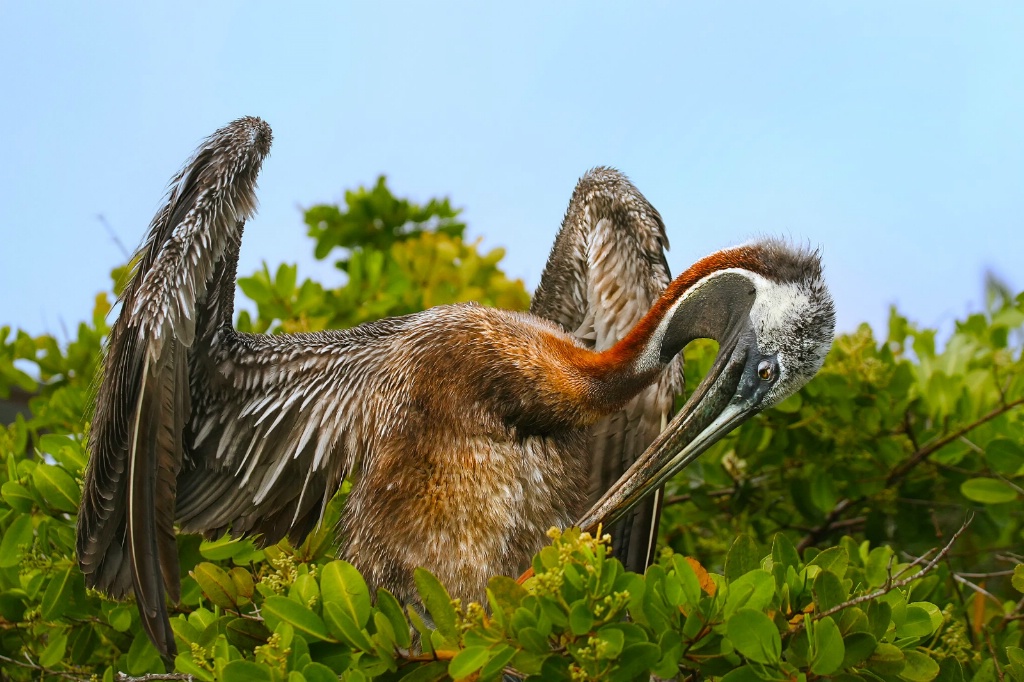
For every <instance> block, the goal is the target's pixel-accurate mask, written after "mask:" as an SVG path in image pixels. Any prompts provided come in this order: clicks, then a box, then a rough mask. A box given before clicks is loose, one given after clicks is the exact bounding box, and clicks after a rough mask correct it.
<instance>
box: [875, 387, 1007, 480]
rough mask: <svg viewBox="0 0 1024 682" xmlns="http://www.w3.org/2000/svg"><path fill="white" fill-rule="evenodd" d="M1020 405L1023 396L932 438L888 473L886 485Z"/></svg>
mask: <svg viewBox="0 0 1024 682" xmlns="http://www.w3.org/2000/svg"><path fill="white" fill-rule="evenodd" d="M1020 405H1024V398H1018V399H1017V400H1013V401H1010V402H1008V403H1003V404H1002V405H1000V406H999V407H997V408H995V409H994V410H992V411H991V412H989V413H988V414H985V415H983V416H981V417H980V418H978V419H977V420H976V421H973V422H971V423H970V424H967V425H965V426H962V427H960V428H959V429H957V430H955V431H952V432H950V433H947V434H946V435H945V436H943V437H942V438H939V439H937V440H934V441H932V442H931V443H929V444H928V445H925V446H924V447H923V448H920V449H918V450H917V451H916V452H915V453H914V454H913V455H911V456H910V458H909V459H908V460H907V461H905V462H904V463H903V464H901V465H900V466H898V467H896V468H895V469H893V470H892V471H891V472H890V473H889V476H888V477H887V478H886V479H885V485H886V487H892V486H893V485H895V484H896V483H899V482H900V481H902V480H903V479H904V478H906V476H907V474H909V473H910V472H911V471H912V470H913V469H914V467H916V466H917V465H918V464H920V463H921V462H923V461H924V460H926V459H928V458H929V457H931V456H932V455H933V454H934V453H935V452H936V451H938V450H940V449H942V448H944V447H946V446H947V445H949V444H950V443H952V442H953V441H955V440H957V439H959V438H960V437H962V436H964V435H965V434H967V433H969V432H970V431H973V430H974V429H976V428H978V427H979V426H981V425H982V424H986V423H988V422H990V421H992V420H993V419H995V418H996V417H998V416H1000V415H1003V414H1006V413H1007V412H1009V411H1010V410H1012V409H1013V408H1015V407H1018V406H1020Z"/></svg>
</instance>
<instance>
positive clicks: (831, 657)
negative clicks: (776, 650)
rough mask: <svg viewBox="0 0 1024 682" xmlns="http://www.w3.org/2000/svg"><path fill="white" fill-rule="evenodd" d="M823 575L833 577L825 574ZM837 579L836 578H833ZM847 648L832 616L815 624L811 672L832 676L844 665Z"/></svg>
mask: <svg viewBox="0 0 1024 682" xmlns="http://www.w3.org/2000/svg"><path fill="white" fill-rule="evenodd" d="M822 575H832V574H831V573H827V572H823V573H821V574H819V576H818V577H821V576H822ZM833 577H835V576H833ZM845 655H846V647H845V646H844V645H843V637H842V635H840V634H839V627H838V626H837V625H836V622H835V621H834V620H832V618H831V617H830V616H826V617H825V618H822V619H821V620H819V621H817V622H815V623H814V658H813V659H812V661H811V672H813V673H815V674H816V675H830V674H832V673H834V672H835V671H836V670H839V667H840V666H841V665H842V664H843V657H844V656H845Z"/></svg>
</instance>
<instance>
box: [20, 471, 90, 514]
mask: <svg viewBox="0 0 1024 682" xmlns="http://www.w3.org/2000/svg"><path fill="white" fill-rule="evenodd" d="M32 483H33V485H35V487H36V490H38V491H39V494H40V495H42V496H43V499H44V500H46V503H47V504H48V505H50V506H51V507H53V508H54V509H58V510H60V511H64V512H74V511H78V501H79V498H80V496H81V492H80V491H79V489H78V484H77V483H75V479H74V478H72V477H71V474H69V473H68V472H67V471H65V470H64V469H62V468H61V467H56V466H51V465H49V464H40V465H39V466H37V467H36V468H35V469H33V470H32Z"/></svg>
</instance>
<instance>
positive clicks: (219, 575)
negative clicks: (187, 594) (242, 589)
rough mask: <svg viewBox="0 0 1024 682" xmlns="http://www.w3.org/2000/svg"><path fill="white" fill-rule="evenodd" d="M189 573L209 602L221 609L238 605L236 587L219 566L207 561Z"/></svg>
mask: <svg viewBox="0 0 1024 682" xmlns="http://www.w3.org/2000/svg"><path fill="white" fill-rule="evenodd" d="M189 575H191V576H192V577H193V578H195V581H196V582H197V583H199V587H201V588H202V590H203V594H205V595H206V598H207V599H209V600H210V601H211V602H213V603H214V604H216V605H217V606H219V607H221V608H222V609H234V608H235V607H237V606H238V587H236V586H235V581H234V580H232V579H231V576H230V575H228V573H227V571H225V570H224V569H223V568H221V567H220V566H215V565H214V564H211V563H209V562H207V561H204V562H203V563H201V564H199V565H198V566H196V567H195V570H193V571H190V573H189Z"/></svg>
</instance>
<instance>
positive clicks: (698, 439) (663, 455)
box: [576, 326, 760, 531]
mask: <svg viewBox="0 0 1024 682" xmlns="http://www.w3.org/2000/svg"><path fill="white" fill-rule="evenodd" d="M754 344H756V341H755V340H754V334H753V330H752V329H750V327H749V326H744V327H743V328H742V329H741V330H737V332H736V333H734V334H731V335H730V341H728V342H723V343H721V344H720V345H719V351H718V356H717V357H716V358H715V363H714V365H713V366H712V368H711V370H710V371H709V372H708V375H707V376H706V377H704V380H703V381H702V382H701V383H700V386H698V387H697V390H696V391H695V392H694V394H693V395H692V396H691V397H690V399H689V400H688V401H687V402H686V404H685V405H684V406H683V408H682V410H680V412H679V414H677V415H676V416H675V418H673V419H672V421H671V422H669V424H668V426H667V427H666V428H665V430H664V431H662V432H661V435H660V436H658V438H657V439H656V440H655V441H654V442H653V443H651V446H650V447H648V448H647V450H646V451H645V452H644V453H643V454H642V455H640V457H639V458H638V459H637V460H636V461H635V462H634V463H633V466H631V467H630V468H629V469H628V470H627V471H626V473H625V474H623V475H622V477H621V478H620V479H619V480H618V481H616V482H615V483H614V484H612V486H611V487H610V488H609V489H608V491H607V492H606V493H605V494H604V496H602V497H601V499H600V500H598V501H597V503H596V504H594V506H593V507H592V508H591V509H590V511H588V512H587V513H586V514H584V515H583V518H581V519H580V520H579V522H578V523H577V524H576V525H577V526H579V527H580V528H582V529H583V530H590V531H592V530H594V529H595V528H596V527H597V525H598V523H601V524H603V525H604V527H605V528H607V527H609V526H610V525H611V524H612V523H614V522H615V521H616V520H618V519H619V518H621V517H622V516H623V515H624V514H625V513H626V512H628V511H629V510H630V509H632V508H633V507H634V506H635V505H636V504H638V503H639V502H640V501H641V500H642V499H643V498H644V497H646V496H647V495H648V494H651V493H653V492H654V491H655V490H657V489H658V488H659V487H661V485H662V484H663V483H664V482H665V481H666V480H668V479H669V478H670V477H672V476H673V475H675V474H676V473H677V472H679V471H680V470H682V469H683V467H685V466H686V465H688V464H689V463H690V462H692V461H693V460H695V459H696V458H697V457H698V456H699V455H700V454H701V453H702V452H704V451H705V450H707V449H708V448H709V447H711V446H712V445H714V444H715V443H716V442H717V441H718V440H719V439H721V438H722V437H723V436H724V435H725V434H727V433H729V432H730V431H732V430H733V429H734V428H736V427H737V426H739V425H740V424H741V423H743V422H744V421H745V420H746V419H748V418H750V417H751V416H753V415H754V414H756V413H757V412H758V411H759V410H760V405H759V403H760V401H759V400H757V399H756V397H755V395H754V392H753V391H751V390H750V387H751V385H752V382H751V381H750V378H749V377H744V374H749V373H750V371H751V363H750V362H748V355H749V352H750V349H751V347H752V346H753V345H754Z"/></svg>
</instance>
